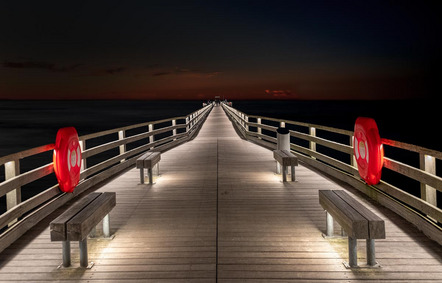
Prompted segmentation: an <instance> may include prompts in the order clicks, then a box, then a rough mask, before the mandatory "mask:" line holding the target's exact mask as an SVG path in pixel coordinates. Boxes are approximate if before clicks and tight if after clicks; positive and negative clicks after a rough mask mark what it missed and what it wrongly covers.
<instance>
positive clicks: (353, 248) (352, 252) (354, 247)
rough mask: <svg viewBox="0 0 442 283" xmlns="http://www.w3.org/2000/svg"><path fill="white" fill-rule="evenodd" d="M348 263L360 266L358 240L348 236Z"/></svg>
mask: <svg viewBox="0 0 442 283" xmlns="http://www.w3.org/2000/svg"><path fill="white" fill-rule="evenodd" d="M348 265H350V267H357V266H358V240H357V239H354V238H352V237H348Z"/></svg>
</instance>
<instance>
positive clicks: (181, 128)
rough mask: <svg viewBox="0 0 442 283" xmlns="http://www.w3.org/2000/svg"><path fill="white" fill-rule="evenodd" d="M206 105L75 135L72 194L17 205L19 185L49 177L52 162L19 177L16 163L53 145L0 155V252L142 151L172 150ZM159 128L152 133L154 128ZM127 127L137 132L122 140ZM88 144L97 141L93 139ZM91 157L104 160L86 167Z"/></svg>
mask: <svg viewBox="0 0 442 283" xmlns="http://www.w3.org/2000/svg"><path fill="white" fill-rule="evenodd" d="M212 107H213V106H212V105H211V104H210V105H207V106H205V107H203V108H201V109H199V110H197V111H194V112H192V113H190V114H188V115H187V116H179V117H173V118H168V119H162V120H157V121H151V122H145V123H140V124H136V125H129V126H125V127H120V128H116V129H111V130H106V131H101V132H97V133H92V134H88V135H83V136H80V137H79V140H80V146H81V148H82V161H83V162H82V168H81V172H80V183H79V184H78V186H77V188H76V189H75V191H74V193H72V194H66V193H62V192H61V191H60V190H59V188H58V185H53V186H51V187H50V188H48V189H46V190H45V191H43V192H41V193H39V194H37V195H35V196H33V197H31V198H30V199H28V200H26V201H23V202H22V201H21V197H20V196H21V187H22V186H24V185H26V184H29V183H31V182H33V181H36V180H38V179H40V178H43V177H45V176H47V175H50V174H52V173H53V172H54V169H53V164H52V160H48V162H49V163H48V164H46V165H43V166H40V167H38V168H35V169H32V170H30V171H28V172H24V173H20V172H19V171H20V170H19V169H20V166H19V164H20V162H21V161H22V159H24V158H27V157H31V156H34V155H37V154H41V153H44V152H47V151H51V150H53V149H54V144H49V145H44V146H40V147H36V148H32V149H29V150H25V151H21V152H18V153H14V154H10V155H7V156H4V157H0V166H1V165H4V169H5V180H4V181H3V182H0V197H4V196H5V195H6V199H7V203H8V207H7V211H6V212H5V213H3V214H1V215H0V229H1V230H2V231H1V232H0V252H1V251H2V250H3V249H5V248H6V247H7V246H9V245H10V244H11V243H13V242H14V241H15V240H16V239H17V238H18V237H20V236H21V235H22V234H24V233H25V232H26V231H27V230H29V229H30V228H31V227H32V226H34V225H35V224H37V223H38V221H40V220H41V219H43V218H45V217H46V216H48V215H49V214H50V213H52V212H53V211H54V210H55V209H57V208H58V207H60V206H61V205H63V204H64V203H66V202H67V201H69V200H70V199H72V198H74V197H76V196H77V195H79V194H81V193H82V192H84V191H85V190H88V189H90V188H91V187H93V186H95V185H96V184H98V183H99V182H101V181H103V180H105V179H107V178H110V177H112V176H115V175H116V174H118V173H119V172H121V171H123V170H126V169H127V168H130V167H131V166H134V165H135V161H136V159H137V158H138V157H139V156H140V155H141V154H143V153H144V152H146V151H149V150H155V151H165V150H168V149H171V148H173V147H176V146H178V145H180V144H182V143H184V142H186V141H188V140H191V139H193V138H194V137H195V135H196V133H197V132H198V131H199V129H200V128H201V126H202V124H203V123H204V121H205V119H206V117H207V115H208V114H209V113H210V111H211V109H212ZM160 124H168V125H162V126H161V128H157V129H154V126H155V125H160ZM132 129H141V130H142V132H141V133H137V134H133V135H130V136H126V132H127V131H128V130H132ZM105 136H108V137H109V136H111V137H112V139H113V140H112V141H110V142H109V141H108V142H99V141H98V142H99V143H100V144H99V145H95V146H93V147H90V148H87V145H88V143H89V141H90V140H93V139H94V140H95V139H100V138H102V137H105ZM143 139H145V140H146V143H143V144H142V145H137V144H135V145H134V146H135V147H134V148H132V149H130V150H128V149H127V146H128V145H132V144H133V143H135V142H140V141H141V140H143ZM94 143H97V141H96V140H95V142H94ZM115 148H118V149H119V153H118V154H117V155H114V156H110V155H111V154H110V153H109V150H112V149H115ZM97 155H106V156H105V158H106V159H105V160H104V161H101V162H99V163H97V164H94V165H92V166H88V159H90V158H91V157H95V156H97Z"/></svg>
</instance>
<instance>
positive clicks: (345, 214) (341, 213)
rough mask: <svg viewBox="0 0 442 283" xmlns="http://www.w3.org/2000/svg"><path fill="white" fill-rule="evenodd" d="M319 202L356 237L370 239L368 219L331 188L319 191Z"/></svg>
mask: <svg viewBox="0 0 442 283" xmlns="http://www.w3.org/2000/svg"><path fill="white" fill-rule="evenodd" d="M319 202H320V204H321V205H322V207H323V208H324V209H325V210H327V212H328V213H330V214H331V215H332V216H333V218H334V219H335V220H336V221H337V222H338V223H339V225H341V227H343V228H344V230H345V231H346V232H347V234H348V235H349V236H350V237H352V238H354V239H368V235H369V234H368V221H367V219H365V218H364V217H363V216H362V215H361V214H360V213H359V212H357V211H356V210H355V209H353V208H352V207H351V206H350V205H349V204H348V203H346V202H345V201H344V200H342V199H341V198H340V197H339V196H338V195H336V194H335V193H334V192H333V191H331V190H320V191H319Z"/></svg>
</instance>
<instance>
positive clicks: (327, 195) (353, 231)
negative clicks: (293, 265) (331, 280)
mask: <svg viewBox="0 0 442 283" xmlns="http://www.w3.org/2000/svg"><path fill="white" fill-rule="evenodd" d="M319 203H320V204H321V205H322V207H323V208H324V209H325V210H326V212H327V213H326V215H327V216H326V219H327V220H326V230H327V231H326V236H327V237H332V236H333V231H334V228H333V219H335V220H336V221H337V222H338V223H339V225H341V227H342V229H343V230H344V231H345V232H346V233H347V235H348V257H349V262H348V264H346V263H345V265H346V267H350V268H352V267H358V257H357V239H366V242H367V265H368V266H369V267H377V266H379V265H378V264H377V262H376V255H375V246H374V240H375V239H385V223H384V220H382V219H381V218H380V217H379V216H377V215H376V214H374V213H373V212H371V211H370V210H368V209H367V208H366V207H365V206H364V205H362V204H361V203H359V202H358V201H356V200H355V199H354V198H352V197H351V196H350V195H349V194H347V193H346V192H345V191H343V190H320V191H319Z"/></svg>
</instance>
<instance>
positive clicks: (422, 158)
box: [419, 153, 437, 206]
mask: <svg viewBox="0 0 442 283" xmlns="http://www.w3.org/2000/svg"><path fill="white" fill-rule="evenodd" d="M419 163H420V169H421V170H423V171H425V172H428V173H430V174H436V158H435V157H433V156H430V155H426V154H422V153H421V154H419ZM421 198H422V199H423V200H425V201H426V202H428V203H430V204H432V205H434V206H437V193H436V189H435V188H433V187H431V186H429V185H427V184H425V183H421Z"/></svg>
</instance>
